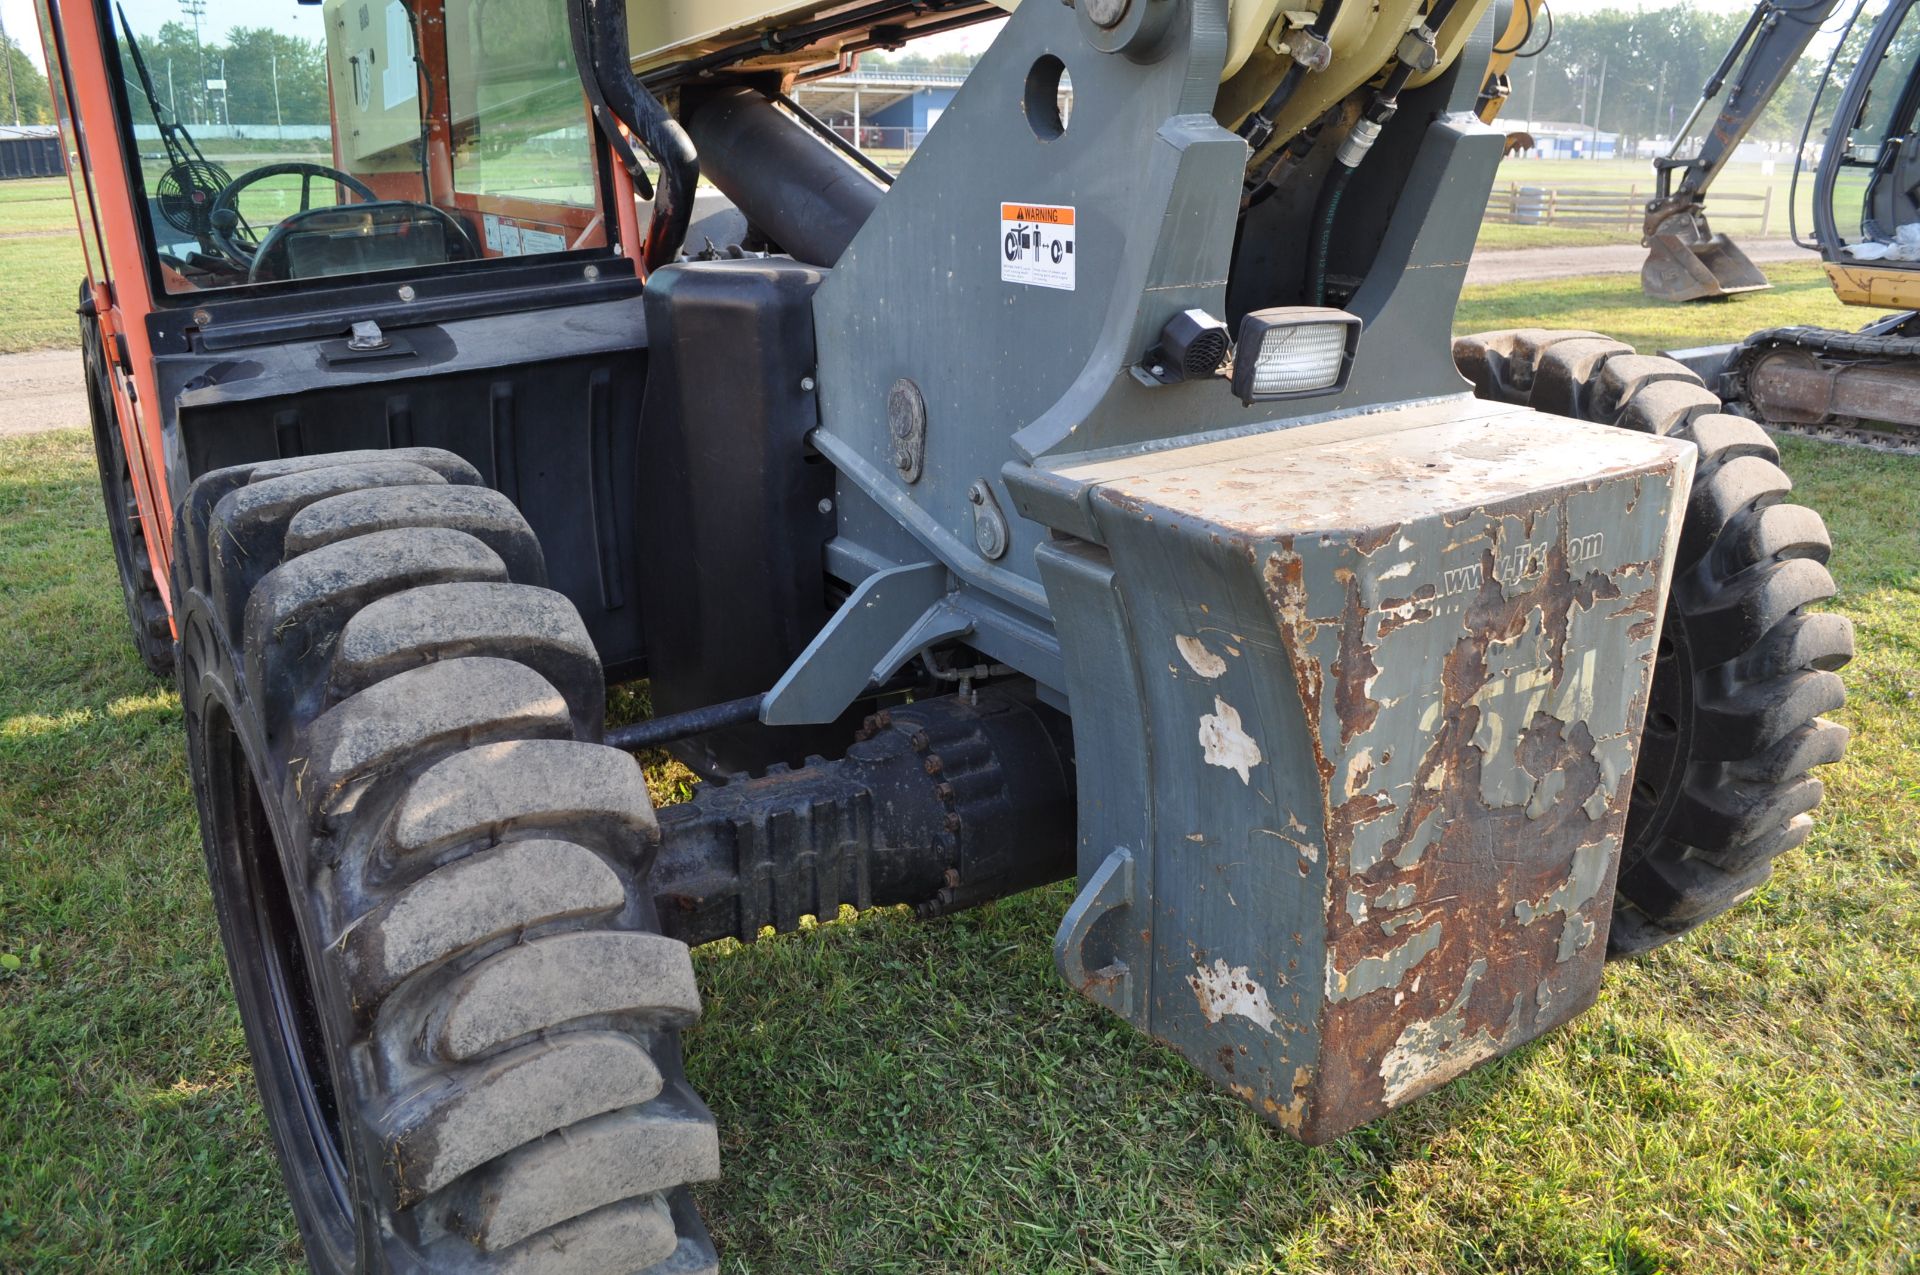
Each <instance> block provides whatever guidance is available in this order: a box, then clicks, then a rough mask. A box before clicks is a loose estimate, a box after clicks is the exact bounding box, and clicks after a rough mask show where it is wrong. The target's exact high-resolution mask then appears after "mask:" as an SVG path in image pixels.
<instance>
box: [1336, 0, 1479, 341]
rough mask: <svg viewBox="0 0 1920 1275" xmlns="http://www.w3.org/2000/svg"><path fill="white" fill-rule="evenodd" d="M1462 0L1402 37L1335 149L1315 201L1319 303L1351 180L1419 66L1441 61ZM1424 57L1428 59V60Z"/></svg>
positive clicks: (1444, 2)
mask: <svg viewBox="0 0 1920 1275" xmlns="http://www.w3.org/2000/svg"><path fill="white" fill-rule="evenodd" d="M1457 2H1458V0H1440V3H1438V4H1437V5H1435V6H1434V8H1433V12H1432V13H1430V14H1428V15H1427V18H1426V21H1424V22H1422V23H1421V24H1420V25H1419V26H1418V27H1416V28H1415V29H1414V30H1412V31H1410V32H1408V33H1407V35H1406V37H1405V39H1403V40H1402V41H1401V44H1400V51H1399V53H1398V54H1397V55H1396V58H1395V62H1394V67H1393V70H1392V71H1390V72H1388V74H1387V80H1386V83H1385V84H1383V85H1381V86H1380V91H1379V92H1378V93H1376V94H1374V97H1373V101H1371V102H1369V103H1368V104H1367V109H1366V110H1365V111H1364V112H1363V113H1362V114H1361V116H1360V119H1359V121H1358V122H1356V123H1355V124H1354V126H1353V131H1352V132H1350V133H1348V134H1347V137H1346V140H1345V141H1343V142H1341V143H1340V149H1339V150H1338V151H1337V152H1336V153H1335V155H1334V163H1333V171H1332V172H1330V173H1328V174H1327V180H1326V183H1325V184H1324V185H1323V186H1322V187H1321V188H1320V198H1319V200H1318V201H1317V202H1316V203H1315V205H1314V215H1313V235H1312V238H1311V239H1310V240H1309V243H1308V248H1307V288H1306V294H1307V297H1308V298H1309V300H1310V303H1311V304H1313V305H1325V304H1326V302H1327V269H1328V264H1329V262H1330V260H1331V258H1332V256H1333V228H1334V225H1335V223H1336V222H1337V221H1338V220H1339V217H1340V201H1341V199H1342V198H1343V197H1344V196H1345V195H1346V193H1347V186H1348V184H1349V183H1351V182H1352V181H1353V175H1354V173H1356V172H1358V171H1359V168H1360V165H1361V164H1363V163H1365V162H1366V159H1367V156H1368V154H1370V153H1371V152H1372V150H1373V144H1374V143H1375V142H1377V141H1379V140H1380V134H1381V133H1382V132H1384V131H1386V127H1387V125H1388V124H1389V123H1390V122H1391V121H1392V120H1393V117H1394V116H1395V115H1396V114H1397V113H1398V112H1399V110H1400V92H1401V90H1403V89H1405V88H1406V87H1407V81H1408V80H1411V79H1412V78H1413V75H1414V72H1415V71H1418V70H1425V69H1429V68H1431V67H1432V66H1433V65H1434V64H1435V62H1436V61H1437V58H1438V54H1437V51H1436V45H1437V43H1438V40H1439V32H1440V28H1441V27H1442V26H1443V25H1444V24H1445V23H1446V20H1447V18H1448V17H1449V16H1450V15H1451V14H1452V13H1453V8H1454V5H1455V4H1456V3H1457ZM1422 63H1424V65H1422Z"/></svg>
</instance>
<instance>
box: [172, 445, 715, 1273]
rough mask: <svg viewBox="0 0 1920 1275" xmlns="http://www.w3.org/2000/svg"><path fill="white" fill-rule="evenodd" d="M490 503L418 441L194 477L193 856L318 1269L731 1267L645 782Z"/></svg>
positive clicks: (186, 561) (579, 644)
mask: <svg viewBox="0 0 1920 1275" xmlns="http://www.w3.org/2000/svg"><path fill="white" fill-rule="evenodd" d="M478 484H479V477H478V475H477V474H476V473H475V472H474V471H473V469H472V468H471V467H469V466H468V465H467V464H466V463H465V462H464V461H461V460H460V459H459V458H457V457H455V456H453V455H451V454H450V453H447V452H441V451H435V450H432V449H427V448H414V449H406V450H400V451H391V452H359V453H343V454H338V455H331V456H317V457H308V458H302V459H297V460H287V461H276V462H272V463H267V464H260V465H255V466H251V467H246V466H243V467H239V468H234V469H225V470H220V471H218V472H215V473H212V474H208V475H207V476H205V477H203V478H201V479H200V480H199V481H198V482H196V483H195V484H194V485H193V487H192V488H191V489H190V491H189V492H188V495H187V498H186V500H185V501H184V502H183V503H182V505H181V507H180V511H179V515H178V521H177V523H176V531H177V535H178V541H177V543H178V545H179V548H180V552H179V554H178V556H177V563H178V566H177V569H176V572H175V592H174V597H175V598H176V599H177V600H178V603H179V608H178V614H179V616H180V625H181V630H180V631H181V642H180V667H179V683H180V690H181V698H182V701H183V703H184V705H185V709H186V718H187V728H188V741H189V750H190V760H191V767H192V774H193V785H194V794H195V797H196V799H197V800H198V802H199V807H200V824H201V833H202V840H203V842H204V845H205V848H206V854H207V865H208V872H209V875H210V878H211V882H212V886H213V893H214V898H215V902H216V905H217V909H218V913H219V919H220V928H221V934H222V938H223V940H224V943H225V946H226V951H227V960H228V964H229V967H230V969H231V971H232V974H233V982H234V990H235V993H236V996H237V998H238V1000H239V1004H240V1011H241V1018H242V1020H243V1021H244V1024H245V1028H246V1033H247V1041H248V1045H249V1047H250V1049H251V1051H252V1054H253V1060H254V1069H255V1073H256V1076H257V1079H258V1082H259V1086H260V1092H261V1097H262V1099H263V1102H264V1105H265V1107H266V1112H267V1117H268V1123H269V1124H270V1125H271V1127H272V1130H273V1136H274V1142H275V1146H276V1149H277V1150H278V1153H279V1158H280V1163H281V1168H282V1171H283V1173H284V1175H285V1178H286V1182H287V1186H288V1189H289V1191H290V1193H291V1195H292V1197H293V1203H294V1207H295V1212H296V1214H297V1216H298V1219H299V1224H300V1231H301V1235H302V1237H303V1239H304V1240H305V1243H306V1250H307V1257H308V1260H309V1262H310V1263H311V1264H312V1266H313V1268H314V1269H315V1270H316V1271H320V1272H327V1273H332V1272H348V1271H354V1272H361V1271H368V1272H389V1271H428V1270H431V1271H436V1272H440V1271H458V1272H483V1271H484V1272H515V1273H528V1272H534V1273H538V1275H560V1273H563V1272H564V1273H566V1275H609V1273H614V1272H617V1273H619V1275H628V1273H629V1272H640V1271H646V1272H654V1273H655V1275H669V1273H671V1275H692V1273H693V1272H703V1271H716V1270H717V1269H718V1264H717V1261H716V1259H715V1256H714V1251H713V1247H712V1244H711V1242H710V1241H709V1240H708V1238H707V1235H706V1232H705V1230H704V1229H703V1228H702V1226H701V1223H700V1220H699V1217H698V1215H697V1214H696V1212H695V1210H694V1207H693V1205H692V1203H691V1200H690V1198H689V1195H688V1192H687V1190H686V1184H687V1183H689V1182H695V1181H700V1180H705V1179H710V1178H713V1177H715V1176H716V1175H717V1174H718V1171H719V1144H718V1139H717V1135H716V1133H715V1129H714V1124H713V1119H712V1117H711V1116H710V1115H709V1113H708V1112H707V1110H706V1108H705V1107H704V1106H703V1105H702V1104H701V1102H700V1100H699V1099H698V1098H697V1097H696V1096H695V1095H694V1094H693V1092H692V1091H691V1090H690V1089H689V1088H688V1086H687V1083H686V1079H685V1076H684V1073H683V1072H682V1069H681V1064H680V1043H679V1029H680V1028H681V1027H683V1026H685V1025H687V1024H689V1023H691V1022H692V1021H694V1019H695V1017H696V1016H697V1014H698V1012H699V995H698V993H697V991H696V990H695V986H694V976H693V965H692V960H691V957H690V955H689V953H688V951H687V949H686V947H685V945H683V944H681V943H679V942H677V941H675V940H672V939H668V938H665V937H663V936H661V935H660V934H659V933H658V924H657V920H656V916H655V913H654V907H653V902H652V898H651V895H650V892H649V891H648V889H647V876H648V871H649V869H650V867H651V860H652V856H653V852H654V848H655V846H656V844H657V839H658V825H657V824H656V822H655V819H654V813H653V808H652V805H651V803H650V802H649V800H648V795H647V788H646V783H645V780H644V777H643V776H642V774H641V772H640V768H639V765H638V763H637V762H635V761H634V759H633V758H632V757H630V756H629V755H627V754H626V753H623V752H620V751H618V750H615V749H611V748H607V747H605V746H604V745H602V744H601V743H600V742H599V740H600V738H601V719H602V714H603V711H604V686H603V681H602V675H601V671H600V665H599V661H598V659H597V657H596V655H595V653H594V649H593V647H592V645H591V643H590V642H589V640H588V637H587V633H586V630H585V628H584V626H583V625H582V623H581V621H580V618H579V616H578V614H577V613H576V612H575V611H574V609H573V607H572V605H571V604H570V603H568V602H567V600H566V599H565V598H563V597H562V596H561V595H559V594H557V593H553V592H551V591H549V590H547V589H546V588H544V587H542V585H543V581H544V574H545V572H544V566H543V561H542V558H541V554H540V548H539V545H538V543H537V542H536V541H535V540H534V538H533V535H532V533H531V531H529V529H528V527H527V525H526V523H525V522H524V521H523V520H522V519H521V517H520V515H519V513H518V512H517V511H516V510H515V509H514V508H513V506H512V505H511V504H510V503H509V502H508V501H507V500H506V498H505V497H503V496H501V495H499V494H498V493H496V492H493V491H489V490H487V489H486V488H484V487H481V486H479V485H478Z"/></svg>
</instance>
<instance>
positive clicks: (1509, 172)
mask: <svg viewBox="0 0 1920 1275" xmlns="http://www.w3.org/2000/svg"><path fill="white" fill-rule="evenodd" d="M1498 127H1504V128H1510V129H1518V128H1520V127H1521V125H1520V124H1518V123H1515V122H1513V121H1512V120H1502V121H1501V123H1500V124H1499V125H1498ZM1653 181H1654V175H1653V163H1652V161H1650V160H1639V159H1602V160H1592V161H1587V160H1554V159H1509V160H1505V161H1503V162H1502V163H1501V165H1500V172H1499V176H1498V178H1497V179H1496V184H1495V191H1496V198H1497V199H1498V198H1504V197H1505V192H1507V190H1508V189H1509V188H1510V187H1512V186H1540V187H1550V188H1555V189H1559V190H1566V191H1606V192H1609V193H1614V194H1619V195H1621V196H1623V197H1624V196H1627V195H1629V194H1631V195H1633V196H1635V197H1636V198H1637V199H1638V200H1646V199H1649V198H1651V197H1652V195H1653ZM1763 194H1767V195H1771V196H1772V201H1773V202H1772V207H1771V209H1770V210H1767V213H1768V215H1767V216H1766V217H1765V219H1764V221H1763V219H1762V211H1763V205H1762V204H1761V203H1760V202H1758V201H1757V200H1755V199H1753V198H1750V197H1751V196H1757V195H1763ZM1789 207H1792V208H1794V209H1796V210H1797V211H1798V214H1799V224H1800V228H1801V233H1803V234H1806V233H1810V231H1809V229H1808V228H1809V226H1810V224H1811V216H1812V209H1813V178H1812V175H1811V174H1808V175H1804V176H1802V177H1801V179H1800V183H1799V189H1798V191H1797V192H1796V191H1795V190H1794V186H1793V168H1792V165H1791V164H1789V163H1788V162H1787V161H1786V160H1785V159H1782V160H1780V161H1778V162H1777V163H1776V164H1775V166H1774V171H1773V173H1772V174H1771V175H1768V174H1766V173H1765V172H1764V171H1763V170H1762V168H1761V166H1760V165H1759V164H1757V163H1744V164H1731V165H1729V166H1728V167H1727V169H1726V170H1725V171H1724V172H1722V173H1721V174H1720V176H1719V177H1718V178H1717V179H1716V180H1715V182H1714V185H1713V189H1712V192H1711V193H1710V194H1709V197H1708V200H1707V211H1708V213H1709V215H1710V216H1711V217H1712V218H1713V225H1714V228H1715V229H1716V230H1724V231H1726V232H1727V233H1728V234H1731V235H1732V236H1733V238H1734V239H1735V240H1736V241H1739V240H1747V239H1761V238H1767V239H1785V238H1787V237H1788V235H1789V234H1790V233H1791V223H1790V222H1789V220H1788V209H1789ZM1609 216H1611V210H1609ZM1639 242H1640V226H1639V223H1638V221H1637V220H1634V219H1630V218H1628V217H1626V216H1625V215H1624V201H1623V215H1622V216H1621V217H1620V219H1619V223H1618V224H1617V225H1607V226H1565V225H1552V226H1516V225H1508V224H1506V223H1504V222H1499V221H1489V222H1487V224H1486V225H1484V226H1482V227H1481V230H1480V246H1481V247H1482V248H1537V247H1563V248H1574V247H1585V246H1589V245H1594V244H1626V243H1639Z"/></svg>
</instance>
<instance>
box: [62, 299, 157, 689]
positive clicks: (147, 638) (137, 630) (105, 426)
mask: <svg viewBox="0 0 1920 1275" xmlns="http://www.w3.org/2000/svg"><path fill="white" fill-rule="evenodd" d="M80 357H81V362H82V364H83V366H84V368H85V372H86V378H87V414H88V416H89V417H90V418H91V419H92V424H93V457H94V460H95V462H96V463H97V464H98V465H99V468H100V497H101V500H102V502H103V503H104V504H105V505H106V511H107V534H108V535H109V536H110V537H111V538H112V541H113V561H114V566H115V567H117V568H118V569H119V573H120V596H121V599H122V600H123V601H124V602H125V604H126V608H127V626H128V628H129V629H131V630H132V632H133V649H134V653H135V654H137V655H138V656H139V657H140V662H141V663H142V664H144V665H146V667H147V671H148V672H149V673H152V674H153V675H154V676H155V677H172V676H173V625H172V623H171V621H170V620H169V619H168V617H167V605H166V603H165V602H164V601H162V600H161V597H160V587H159V585H158V584H157V583H156V582H155V580H154V575H153V559H152V558H151V557H149V556H148V553H147V533H146V523H145V520H144V519H142V518H141V516H140V505H139V502H138V501H136V500H135V499H134V494H133V471H132V469H131V468H130V467H129V465H128V463H127V451H126V447H125V445H124V444H123V443H122V442H121V440H120V421H119V418H118V416H117V414H116V413H115V411H114V407H113V388H112V379H111V378H112V372H111V371H110V370H109V369H108V367H107V357H106V350H105V348H104V346H103V345H102V343H101V339H100V321H99V320H98V319H95V318H94V317H93V316H92V315H89V314H86V313H85V312H82V315H81V318H80Z"/></svg>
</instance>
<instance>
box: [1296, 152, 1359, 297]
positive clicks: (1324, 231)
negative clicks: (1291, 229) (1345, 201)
mask: <svg viewBox="0 0 1920 1275" xmlns="http://www.w3.org/2000/svg"><path fill="white" fill-rule="evenodd" d="M1353 174H1354V170H1353V169H1351V168H1348V167H1347V166H1346V165H1345V164H1336V165H1334V169H1333V171H1332V172H1331V173H1329V174H1327V183H1326V185H1324V186H1322V187H1321V188H1320V199H1319V202H1318V203H1316V204H1315V205H1314V209H1313V260H1312V263H1311V265H1310V267H1309V269H1308V271H1307V279H1308V285H1307V303H1308V304H1309V305H1325V304H1326V303H1327V259H1328V257H1329V256H1331V255H1332V252H1333V224H1334V222H1335V221H1337V220H1338V219H1339V216H1340V200H1341V199H1342V198H1343V197H1344V196H1345V195H1346V193H1347V186H1348V184H1349V183H1350V182H1352V181H1353Z"/></svg>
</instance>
